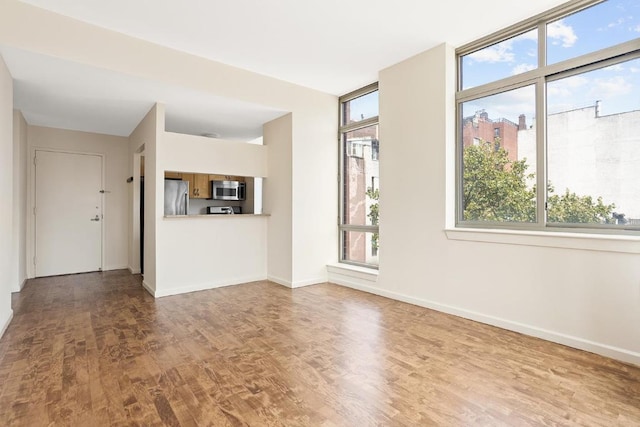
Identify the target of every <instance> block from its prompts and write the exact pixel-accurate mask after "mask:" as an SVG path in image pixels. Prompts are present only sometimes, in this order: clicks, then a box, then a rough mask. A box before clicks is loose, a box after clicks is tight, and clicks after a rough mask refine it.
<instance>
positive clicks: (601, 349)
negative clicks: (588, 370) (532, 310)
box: [336, 280, 640, 366]
mask: <svg viewBox="0 0 640 427" xmlns="http://www.w3.org/2000/svg"><path fill="white" fill-rule="evenodd" d="M336 284H338V285H342V286H346V287H349V288H353V289H357V290H360V291H364V292H368V293H371V294H375V295H380V296H383V297H387V298H391V299H394V300H397V301H402V302H406V303H409V304H413V305H417V306H420V307H425V308H429V309H432V310H436V311H440V312H443V313H447V314H452V315H454V316H459V317H463V318H465V319H470V320H474V321H476V322H480V323H485V324H487V325H492V326H497V327H499V328H502V329H507V330H510V331H514V332H519V333H521V334H524V335H529V336H532V337H536V338H541V339H543V340H547V341H551V342H555V343H558V344H562V345H566V346H568V347H573V348H577V349H579V350H585V351H589V352H592V353H596V354H599V355H601V356H606V357H610V358H612V359H616V360H620V361H623V362H627V363H631V364H634V365H638V366H640V353H637V352H634V351H630V350H625V349H623V348H619V347H614V346H610V345H607V344H602V343H598V342H594V341H590V340H587V339H584V338H580V337H575V336H571V335H567V334H563V333H560V332H555V331H549V330H547V329H542V328H538V327H536V326H531V325H526V324H523V323H519V322H514V321H511V320H507V319H501V318H499V317H495V316H490V315H486V314H483V313H478V312H475V311H471V310H466V309H462V308H458V307H454V306H450V305H446V304H440V303H437V302H433V301H428V300H423V299H419V298H414V297H410V296H408V295H404V294H400V293H397V292H391V291H387V290H383V289H379V288H376V287H373V286H369V285H363V284H360V283H358V282H357V281H355V280H351V281H348V280H347V281H343V282H342V283H336Z"/></svg>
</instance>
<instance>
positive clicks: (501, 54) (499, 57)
mask: <svg viewBox="0 0 640 427" xmlns="http://www.w3.org/2000/svg"><path fill="white" fill-rule="evenodd" d="M511 46H512V42H511V40H506V41H503V42H502V43H498V44H495V45H493V46H489V47H487V48H484V49H482V50H479V51H477V52H474V53H472V54H470V55H469V57H470V58H472V59H474V60H476V61H478V62H489V63H494V62H512V61H513V57H514V54H513V52H512V51H511Z"/></svg>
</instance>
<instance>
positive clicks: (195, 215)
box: [163, 213, 271, 219]
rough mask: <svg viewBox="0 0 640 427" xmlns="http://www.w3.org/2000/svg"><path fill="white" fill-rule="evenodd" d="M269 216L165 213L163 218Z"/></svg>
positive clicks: (254, 215) (253, 215)
mask: <svg viewBox="0 0 640 427" xmlns="http://www.w3.org/2000/svg"><path fill="white" fill-rule="evenodd" d="M256 216H271V214H264V213H263V214H194V215H165V216H164V217H163V218H164V219H185V218H212V217H213V218H219V217H222V218H229V217H243V218H247V217H256Z"/></svg>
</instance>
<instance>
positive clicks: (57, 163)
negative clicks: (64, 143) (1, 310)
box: [35, 150, 102, 277]
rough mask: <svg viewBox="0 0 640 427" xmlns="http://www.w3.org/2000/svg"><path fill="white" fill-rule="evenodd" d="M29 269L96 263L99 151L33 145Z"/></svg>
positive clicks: (71, 269) (46, 271)
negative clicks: (32, 255) (32, 236)
mask: <svg viewBox="0 0 640 427" xmlns="http://www.w3.org/2000/svg"><path fill="white" fill-rule="evenodd" d="M35 171H36V173H35V175H36V200H35V202H36V205H35V217H36V228H35V236H36V239H35V240H36V248H35V253H36V256H35V275H36V276H37V277H42V276H53V275H57V274H71V273H82V272H87V271H97V270H100V269H101V268H102V193H101V190H102V157H101V156H97V155H90V154H72V153H61V152H53V151H41V150H37V151H36V160H35Z"/></svg>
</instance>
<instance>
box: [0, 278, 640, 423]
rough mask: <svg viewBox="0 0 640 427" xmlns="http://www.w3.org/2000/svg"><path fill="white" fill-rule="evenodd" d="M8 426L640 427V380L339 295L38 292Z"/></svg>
mask: <svg viewBox="0 0 640 427" xmlns="http://www.w3.org/2000/svg"><path fill="white" fill-rule="evenodd" d="M13 306H14V319H13V322H12V323H11V325H10V326H9V328H8V329H7V332H6V333H5V336H4V337H3V338H2V340H0V424H1V425H25V426H48V425H74V426H99V425H169V426H178V425H182V426H196V425H197V426H204V425H211V426H240V425H251V426H280V425H284V426H373V425H385V426H387V425H388V426H428V425H439V426H472V425H489V426H521V425H522V426H529V425H562V426H564V425H586V426H612V425H628V426H632V425H633V426H638V425H640V368H638V367H634V366H631V365H627V364H624V363H620V362H616V361H613V360H610V359H607V358H604V357H600V356H596V355H594V354H590V353H586V352H582V351H578V350H574V349H571V348H568V347H564V346H560V345H556V344H551V343H548V342H546V341H542V340H538V339H535V338H531V337H526V336H523V335H519V334H516V333H512V332H509V331H505V330H501V329H498V328H494V327H490V326H486V325H482V324H479V323H475V322H472V321H468V320H464V319H460V318H457V317H453V316H449V315H445V314H442V313H438V312H435V311H431V310H427V309H424V308H420V307H415V306H412V305H408V304H403V303H400V302H396V301H392V300H388V299H385V298H381V297H377V296H373V295H369V294H366V293H362V292H358V291H354V290H351V289H346V288H342V287H339V286H335V285H331V284H323V285H316V286H310V287H306V288H301V289H296V290H290V289H287V288H284V287H281V286H279V285H276V284H273V283H268V282H256V283H249V284H245V285H239V286H233V287H227V288H220V289H216V290H210V291H203V292H197V293H191V294H185V295H179V296H173V297H165V298H161V299H158V300H154V299H153V298H152V297H151V296H150V295H148V294H147V293H146V292H145V291H144V290H143V289H142V287H141V285H140V277H139V276H132V275H130V274H129V273H128V272H126V271H117V272H106V273H91V274H82V275H73V276H62V277H55V278H45V279H35V280H30V281H29V282H28V283H27V285H26V286H25V288H24V290H23V291H22V292H21V293H20V294H15V295H14V299H13Z"/></svg>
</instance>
